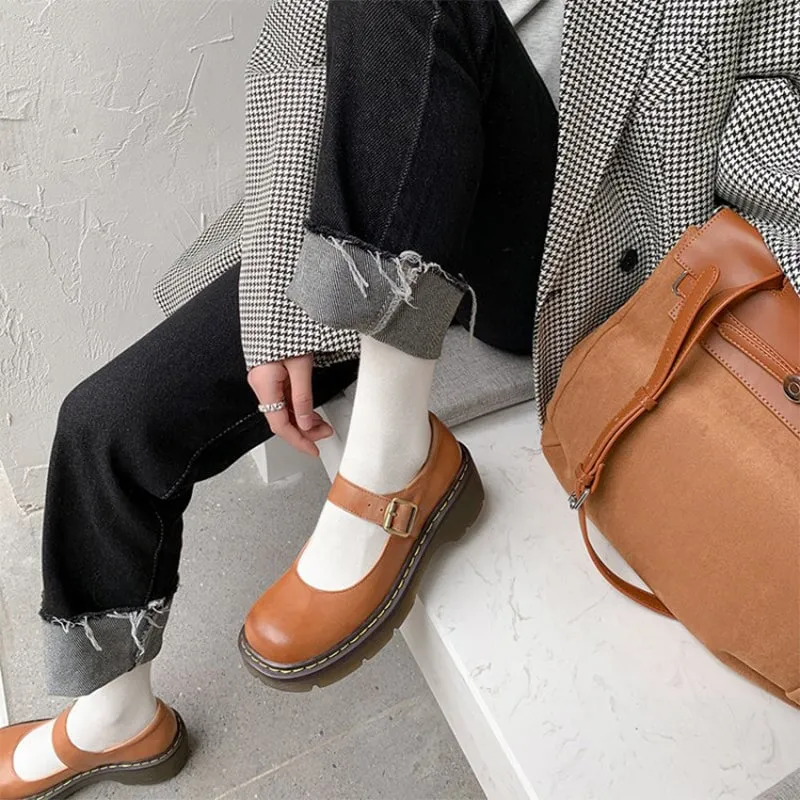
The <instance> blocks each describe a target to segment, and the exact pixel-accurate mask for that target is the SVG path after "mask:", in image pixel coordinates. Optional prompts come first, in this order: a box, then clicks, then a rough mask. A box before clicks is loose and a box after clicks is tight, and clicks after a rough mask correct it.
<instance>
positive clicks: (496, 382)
mask: <svg viewBox="0 0 800 800" xmlns="http://www.w3.org/2000/svg"><path fill="white" fill-rule="evenodd" d="M532 398H533V367H532V365H531V359H530V356H524V355H523V356H516V355H512V354H510V353H505V352H503V351H502V350H497V349H495V348H494V347H490V346H489V345H487V344H484V343H483V342H481V341H480V340H478V339H474V338H473V339H472V340H471V341H470V338H469V333H468V332H467V331H466V330H464V328H462V327H461V326H460V325H453V326H452V327H451V328H450V329H449V330H448V332H447V336H445V340H444V346H443V348H442V356H441V358H440V359H439V361H438V363H437V365H436V372H435V374H434V378H433V393H432V396H431V411H433V413H434V414H436V416H437V417H439V419H441V420H442V422H444V423H445V424H446V425H448V426H454V425H460V424H461V423H462V422H467V421H468V420H471V419H474V418H475V417H480V416H483V415H484V414H489V413H491V412H492V411H499V410H500V409H501V408H507V407H508V406H513V405H516V404H517V403H524V402H525V401H526V400H531V399H532Z"/></svg>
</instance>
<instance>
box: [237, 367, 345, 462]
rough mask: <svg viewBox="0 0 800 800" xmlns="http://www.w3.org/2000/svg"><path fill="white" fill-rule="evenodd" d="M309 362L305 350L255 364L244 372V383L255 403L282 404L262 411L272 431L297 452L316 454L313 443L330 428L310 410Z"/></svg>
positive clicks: (324, 436) (312, 400) (329, 430)
mask: <svg viewBox="0 0 800 800" xmlns="http://www.w3.org/2000/svg"><path fill="white" fill-rule="evenodd" d="M313 363H314V357H313V355H312V354H311V353H308V354H307V355H304V356H297V357H295V358H286V359H284V360H283V361H270V362H268V363H266V364H259V365H258V366H256V367H253V368H252V369H251V370H250V371H249V372H248V373H247V382H248V383H249V384H250V388H251V389H252V390H253V391H254V392H255V394H256V397H257V398H258V402H259V403H278V402H281V401H283V402H285V403H286V407H285V408H282V409H281V410H280V411H272V412H270V413H268V414H265V416H266V418H267V423H268V424H269V427H270V429H271V430H272V432H273V433H274V434H275V435H276V436H280V437H281V439H284V440H285V441H286V442H288V443H289V444H290V445H292V447H294V448H295V449H297V450H299V451H300V452H301V453H308V454H309V455H311V456H318V455H319V449H318V448H317V446H316V445H315V444H314V442H317V441H319V440H320V439H327V438H328V437H329V436H331V435H332V434H333V428H331V426H330V425H328V423H327V422H325V420H324V419H322V417H321V416H320V415H319V414H317V413H316V412H315V411H314V398H313V396H312V391H311V372H312V369H313Z"/></svg>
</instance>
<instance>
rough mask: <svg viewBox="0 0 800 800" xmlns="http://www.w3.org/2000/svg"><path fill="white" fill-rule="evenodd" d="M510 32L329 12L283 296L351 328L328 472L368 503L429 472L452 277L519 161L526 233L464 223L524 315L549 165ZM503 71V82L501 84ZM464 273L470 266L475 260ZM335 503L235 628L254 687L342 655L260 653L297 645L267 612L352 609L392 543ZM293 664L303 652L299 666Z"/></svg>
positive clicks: (537, 85)
mask: <svg viewBox="0 0 800 800" xmlns="http://www.w3.org/2000/svg"><path fill="white" fill-rule="evenodd" d="M499 15H502V17H500V16H499ZM503 25H504V26H505V27H504V28H503V29H502V30H501V26H503ZM509 31H510V32H511V34H513V29H512V28H511V27H510V24H509V23H508V21H507V19H506V18H505V16H504V15H503V12H502V10H501V9H500V7H499V5H498V4H497V3H496V2H494V0H485V1H481V2H414V3H409V2H377V1H376V0H373V1H371V2H358V3H353V2H348V1H347V0H344V1H343V2H341V1H340V0H332V1H331V2H330V3H329V14H328V27H327V36H328V78H327V80H328V95H327V106H326V115H325V125H324V129H323V134H322V145H321V151H320V159H319V164H318V171H317V182H316V187H315V195H314V199H313V203H312V207H311V212H310V215H309V218H308V221H307V225H306V232H305V237H304V243H303V248H302V250H301V253H300V258H299V262H298V268H297V272H296V275H295V278H294V280H293V281H292V283H291V284H290V285H289V288H288V290H287V293H288V295H289V296H290V297H291V298H292V299H293V300H295V302H297V303H298V304H299V305H300V306H302V307H303V308H304V309H305V311H306V312H307V313H308V314H309V315H310V316H312V317H313V318H315V319H317V320H318V321H320V322H322V323H324V324H327V325H330V326H332V327H342V328H344V327H348V328H354V329H357V330H359V331H360V332H361V333H362V334H364V337H363V339H362V349H361V362H360V368H359V377H358V388H357V392H356V402H355V407H354V410H353V417H352V423H351V429H350V433H349V435H348V439H347V444H346V447H345V453H344V457H343V460H342V464H341V467H340V475H341V476H342V477H343V478H344V479H346V480H347V481H349V483H351V484H356V485H358V486H360V487H362V488H364V489H367V490H368V491H370V492H372V493H375V494H383V493H387V496H388V493H390V492H392V491H393V490H397V489H398V487H399V486H403V485H404V484H409V482H413V481H416V480H417V479H418V477H419V475H421V474H422V473H421V468H423V462H426V459H427V460H428V461H427V462H426V464H427V465H428V466H429V464H430V459H431V454H432V452H433V447H434V444H433V443H432V438H431V437H432V428H431V425H430V424H429V419H428V412H427V407H428V397H429V392H430V386H431V378H432V375H433V367H434V364H435V360H436V358H437V357H438V356H439V354H440V352H441V343H442V339H443V337H444V335H445V332H446V330H447V328H448V326H449V325H450V323H451V321H452V318H453V315H454V313H455V311H456V308H457V307H458V305H459V303H460V302H461V300H462V297H463V296H464V294H465V292H467V290H468V289H469V288H470V287H469V286H468V284H467V283H466V281H465V280H464V278H463V276H461V277H457V276H456V275H455V273H457V272H458V269H459V266H460V264H461V263H462V261H463V250H464V246H465V242H466V241H467V239H468V236H469V235H470V228H471V224H470V223H471V221H472V220H473V218H474V215H475V213H476V198H478V197H479V195H480V191H481V186H482V185H484V186H485V194H486V196H487V197H488V196H489V195H491V194H494V195H495V196H497V195H499V196H501V197H502V198H503V203H502V204H499V205H498V208H499V209H500V210H502V208H503V206H506V207H507V206H510V205H512V204H513V197H512V192H513V191H514V190H515V188H516V187H515V186H514V184H513V181H510V179H509V176H510V175H511V174H512V173H513V169H511V165H512V163H513V161H514V160H515V159H522V160H524V161H525V162H526V164H533V165H534V166H533V167H528V168H526V171H525V172H526V174H527V175H532V176H535V177H536V179H537V180H538V181H539V184H537V187H538V188H537V189H536V190H535V192H537V193H538V195H539V205H538V206H537V208H536V209H535V215H534V216H535V219H536V220H537V222H536V224H535V225H533V228H534V231H533V232H531V231H530V230H529V229H528V228H526V229H525V230H524V231H519V230H517V231H511V233H512V234H513V235H512V237H511V238H508V234H509V231H508V230H507V228H506V227H504V226H503V225H501V224H499V223H498V222H493V223H491V224H490V222H489V221H487V220H484V219H483V217H481V218H480V219H479V220H478V224H479V225H481V226H483V228H484V229H485V230H486V231H494V232H495V234H496V236H497V237H500V238H499V240H498V239H496V240H495V241H494V242H493V245H492V244H490V245H487V248H488V249H487V251H486V255H487V256H491V255H493V254H494V253H495V252H496V251H498V250H500V249H501V247H503V248H506V247H507V248H509V250H510V251H511V253H512V256H509V257H508V258H506V260H505V262H504V264H505V266H504V269H505V271H506V272H508V273H511V274H514V278H515V280H518V283H519V284H521V285H523V286H524V285H526V284H527V283H529V284H530V285H529V286H528V290H529V293H530V298H524V299H523V301H522V302H524V303H525V304H526V307H529V306H530V307H532V305H531V304H532V301H533V298H534V296H535V288H536V287H535V277H536V275H535V271H536V270H538V260H536V259H535V258H534V257H535V256H536V254H537V253H538V257H540V256H541V251H542V244H543V238H544V225H543V223H541V219H540V218H541V217H542V216H543V212H542V206H543V205H545V204H544V200H545V199H547V200H548V201H549V191H550V188H551V187H552V173H553V171H554V153H555V147H554V136H555V124H554V114H555V112H554V109H553V106H552V102H551V101H550V100H549V97H545V98H544V99H543V98H541V97H538V96H534V97H533V98H529V97H528V96H527V94H525V92H523V91H522V88H523V87H527V88H530V87H533V88H534V89H535V90H536V91H541V92H543V93H544V94H545V96H546V88H545V87H544V84H543V83H542V82H541V81H539V80H538V76H536V75H535V71H534V70H533V66H532V64H531V62H530V60H529V59H528V57H527V55H526V54H525V52H524V49H523V48H522V47H521V45H519V41H518V39H516V36H515V35H513V37H511V38H509ZM509 43H513V44H514V46H513V47H510V46H508V45H509ZM499 62H502V64H500V63H499ZM514 74H517V75H519V81H520V83H519V84H518V85H517V86H516V87H515V86H514V84H513V75H514ZM531 75H533V79H532V78H531ZM496 76H497V81H495V78H496ZM501 80H502V84H501V82H500V81H501ZM515 88H516V91H514V90H515ZM512 95H513V96H514V97H515V98H516V99H517V101H518V105H517V106H515V107H512V108H510V109H506V111H505V115H503V114H501V113H500V110H499V109H498V108H497V107H495V106H496V105H497V104H499V103H501V102H503V103H505V102H507V101H508V99H509V97H511V96H512ZM548 103H549V105H548ZM493 104H494V105H493ZM537 115H542V120H541V124H542V132H541V133H540V134H539V135H538V136H537V137H534V138H532V139H531V138H525V137H524V136H523V135H522V134H523V132H524V131H525V130H526V128H529V127H530V126H531V125H535V124H536V120H537ZM504 120H505V121H504ZM490 129H491V141H492V142H494V143H495V145H496V146H499V145H498V144H497V143H499V142H503V141H504V142H505V143H506V144H508V146H512V144H513V146H514V148H515V149H514V150H512V152H511V154H510V155H509V156H507V159H508V161H509V163H508V164H507V165H506V168H505V175H506V181H505V182H504V181H503V178H502V175H492V176H489V177H488V178H487V179H486V181H485V184H484V182H483V177H484V173H483V170H484V164H485V163H487V161H488V163H491V164H496V163H499V162H500V159H499V158H498V157H497V156H496V154H494V153H489V154H487V153H486V145H487V131H489V130H490ZM540 140H541V141H544V142H546V143H547V147H546V148H544V150H543V152H542V153H538V152H533V151H531V150H529V149H527V148H529V147H530V146H533V145H536V144H537V143H538V142H539V141H540ZM480 208H481V209H482V211H481V213H482V214H483V215H485V214H492V213H494V212H493V210H492V208H493V207H492V204H491V203H490V202H488V200H484V201H483V204H482V205H481V206H480ZM546 210H549V209H548V208H545V211H546ZM540 223H541V224H540ZM514 260H516V265H515V266H514V265H513V262H514ZM471 263H472V264H473V265H475V266H481V268H482V269H483V270H484V271H486V269H487V265H486V264H485V263H484V264H480V265H478V264H476V259H474V258H473V259H472V261H471ZM515 269H516V270H521V274H522V275H523V276H525V277H524V278H520V277H519V274H515V273H514V270H515ZM484 283H485V285H488V286H489V287H490V291H488V292H487V297H488V298H491V297H494V298H496V301H500V300H502V302H503V303H504V304H505V305H506V306H508V305H509V304H513V303H514V302H515V300H516V298H515V297H513V296H512V297H508V296H505V297H502V296H501V295H500V292H497V291H495V292H492V291H491V287H492V281H485V282H484ZM505 286H506V287H508V286H509V283H508V282H507V281H506V283H505ZM480 314H481V301H480V296H479V297H478V318H480ZM519 316H521V315H519ZM529 326H530V323H529V322H528V321H527V320H526V327H527V328H528V329H530V327H529ZM488 329H489V328H488V327H487V330H488ZM523 335H526V334H525V332H523ZM519 338H521V337H520V336H516V339H517V340H519ZM425 468H427V466H426V467H425ZM337 480H338V479H337ZM337 491H338V489H337V484H336V483H335V484H334V487H333V489H332V495H330V496H329V500H328V502H327V503H326V505H325V507H324V509H323V511H322V514H321V516H320V520H319V523H318V525H317V527H316V529H315V531H314V533H313V535H312V536H311V539H310V540H309V542H308V544H307V545H306V547H305V548H304V549H303V551H302V553H301V554H300V556H299V557H298V560H297V562H296V565H295V566H293V567H292V569H291V570H290V571H289V572H288V573H287V574H286V575H285V576H284V577H283V578H282V579H281V580H280V581H279V582H278V584H276V585H275V586H273V587H271V588H270V589H268V590H267V592H266V593H265V595H264V596H262V598H261V599H260V600H259V602H258V603H257V604H256V606H255V607H254V609H253V610H252V611H251V614H250V615H249V616H248V621H247V623H246V625H245V631H244V634H243V636H244V640H243V652H244V654H245V660H246V661H248V659H249V661H248V663H249V665H250V666H251V667H253V668H254V670H255V671H257V672H259V673H260V674H262V676H267V675H269V676H270V677H272V678H275V679H278V680H284V678H280V677H279V673H280V671H281V670H280V664H283V665H286V664H287V663H289V661H291V663H292V664H296V666H295V667H294V669H284V672H293V673H295V674H296V675H303V676H304V675H306V674H310V673H311V671H312V670H314V669H317V667H316V666H315V665H316V664H322V663H323V662H324V661H330V660H331V659H332V658H339V657H340V656H339V654H340V653H342V652H343V651H344V650H346V649H347V647H349V645H347V644H342V643H341V642H339V643H337V642H336V641H335V640H332V637H333V634H332V633H331V632H330V631H329V630H326V631H321V632H320V634H319V636H318V641H317V645H319V642H322V641H325V642H326V646H327V647H329V648H330V650H329V655H327V656H324V657H322V658H320V659H317V660H316V661H315V660H314V658H311V657H310V655H309V654H311V653H312V651H313V648H314V646H315V645H314V644H312V643H310V642H308V641H304V642H303V644H302V646H299V645H298V647H297V648H294V649H291V648H286V647H279V646H277V643H276V642H275V640H274V632H275V631H277V630H280V631H281V635H282V636H283V637H284V638H285V639H286V640H289V639H291V638H292V637H297V638H298V639H299V638H300V636H301V634H300V633H299V631H298V626H299V622H298V621H297V619H299V617H298V618H297V619H295V620H294V621H293V620H291V619H286V618H284V615H283V614H282V611H281V608H282V606H283V605H284V604H285V603H287V602H291V603H295V604H296V603H299V602H301V601H300V600H297V598H298V597H304V598H307V605H308V607H311V605H312V604H316V603H323V602H324V603H326V604H327V605H328V606H329V607H330V608H333V607H334V606H335V605H336V603H338V602H340V601H341V598H342V597H345V596H347V597H351V598H352V602H351V607H352V605H353V604H355V603H356V602H357V601H356V597H357V595H358V593H359V592H361V591H362V589H363V587H364V586H365V585H366V584H367V583H368V582H370V581H373V579H374V578H375V575H376V574H377V573H379V572H380V571H381V570H383V569H384V562H385V560H386V557H387V554H390V553H391V551H392V550H393V549H396V548H395V541H396V532H395V531H392V530H389V529H388V528H387V523H386V521H385V522H384V525H383V526H380V525H378V526H376V525H375V524H374V522H375V520H374V519H370V518H369V517H370V514H369V513H367V514H363V513H358V514H355V515H354V513H353V508H354V506H353V504H350V507H349V508H346V507H345V506H347V504H346V503H345V504H343V503H342V502H341V501H335V500H334V497H333V495H334V494H335V493H336V492H337ZM402 491H405V490H401V493H402ZM365 502H366V501H365ZM375 502H377V503H378V504H379V505H380V502H381V501H380V500H376V501H375ZM361 510H362V511H363V509H361ZM373 516H374V515H373ZM359 517H360V518H359ZM387 519H388V517H387ZM420 535H422V534H420ZM410 558H411V557H410V556H409V559H410ZM397 563H398V564H399V565H401V567H403V568H404V567H405V566H406V565H408V564H410V563H411V561H402V560H401V559H399V558H398V560H397ZM309 586H310V587H312V588H313V589H315V590H322V591H324V592H329V593H330V594H329V595H327V596H325V598H324V600H323V599H321V598H322V597H323V596H322V595H319V594H314V593H309V592H308V589H307V588H306V587H309ZM287 587H291V592H290V591H289V589H288V588H287ZM291 593H294V594H291ZM334 593H338V594H337V595H336V596H335V595H334ZM290 594H291V597H290ZM303 602H306V601H305V600H304V601H303ZM365 602H366V601H365ZM331 626H332V627H335V625H334V622H333V621H332V624H331ZM290 628H291V630H290ZM318 649H319V647H318ZM320 652H321V651H320ZM300 653H303V654H305V655H306V656H307V657H306V660H305V662H303V663H301V661H302V659H301V658H300V655H299V654H300ZM330 653H333V654H335V655H330ZM259 658H260V660H259ZM287 659H288V660H289V661H287ZM321 669H322V668H321V667H320V670H321ZM292 679H294V678H292Z"/></svg>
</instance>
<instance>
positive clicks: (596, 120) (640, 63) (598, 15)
mask: <svg viewBox="0 0 800 800" xmlns="http://www.w3.org/2000/svg"><path fill="white" fill-rule="evenodd" d="M662 12H663V2H662V0H566V2H565V9H564V28H563V39H562V47H561V89H560V103H559V142H558V164H557V167H556V184H555V190H554V194H553V204H552V207H551V210H550V220H549V225H548V232H547V240H546V242H545V253H544V261H543V266H542V273H541V278H540V281H539V303H541V302H543V300H544V298H545V297H546V296H547V294H548V293H549V291H550V289H551V287H552V285H553V280H554V278H555V276H556V274H557V273H558V271H559V268H560V266H561V262H562V259H563V258H564V256H565V254H566V253H567V252H568V250H569V246H570V244H571V242H572V240H573V238H574V236H575V234H576V232H577V231H578V230H579V229H580V226H581V224H582V222H583V219H584V217H585V215H586V212H587V209H588V208H589V205H590V204H591V202H592V199H593V198H594V196H595V193H596V191H597V188H598V185H599V183H600V181H601V179H602V177H603V174H604V172H605V170H606V167H607V166H608V162H609V160H610V159H611V156H612V155H613V152H614V147H615V145H616V143H617V140H618V139H619V136H620V134H621V133H622V130H623V127H624V124H625V120H626V118H627V116H628V112H629V111H630V108H631V105H632V103H633V100H634V98H635V96H636V90H637V88H638V85H639V82H640V81H641V78H642V76H643V74H644V71H645V68H646V67H647V63H648V59H649V56H650V52H651V49H652V45H653V41H654V38H655V34H656V32H657V31H658V26H659V22H660V20H661V15H662Z"/></svg>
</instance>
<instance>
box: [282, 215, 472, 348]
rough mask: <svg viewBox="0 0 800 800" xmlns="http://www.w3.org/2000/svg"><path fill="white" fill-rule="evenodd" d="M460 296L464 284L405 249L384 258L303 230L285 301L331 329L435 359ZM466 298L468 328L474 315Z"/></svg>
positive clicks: (349, 241) (344, 238) (321, 233)
mask: <svg viewBox="0 0 800 800" xmlns="http://www.w3.org/2000/svg"><path fill="white" fill-rule="evenodd" d="M465 292H470V293H471V294H473V293H472V290H471V288H470V287H469V285H468V284H467V283H466V281H464V280H463V279H459V278H455V277H453V276H452V275H450V274H449V273H448V272H446V271H445V270H443V269H442V268H441V267H440V266H439V265H438V264H435V263H433V262H430V261H425V260H424V259H423V257H422V256H421V255H420V254H418V253H415V252H413V251H410V250H407V251H404V252H402V253H400V254H398V255H393V254H391V253H384V252H382V251H380V250H377V249H375V248H372V247H371V246H370V245H368V244H365V243H364V242H360V241H358V240H357V239H354V238H352V237H348V236H346V235H342V236H339V235H336V234H335V233H333V232H329V231H312V230H309V229H306V231H305V234H304V237H303V245H302V248H301V250H300V254H299V256H298V261H297V267H296V270H295V274H294V277H293V279H292V281H291V283H289V285H288V286H287V288H286V295H287V297H288V298H289V299H290V300H292V301H293V302H295V303H297V305H299V306H300V307H301V308H302V309H303V310H304V311H305V312H306V313H307V314H308V315H309V316H310V317H311V318H312V319H314V320H315V321H316V322H319V323H321V324H323V325H327V326H328V327H330V328H336V329H344V330H356V331H359V332H360V333H362V334H364V335H366V336H370V337H372V338H373V339H377V340H378V341H381V342H383V343H385V344H388V345H390V346H392V347H396V348H397V349H398V350H402V351H403V352H405V353H408V354H409V355H412V356H416V357H418V358H426V359H436V358H439V356H440V355H441V351H442V342H443V341H444V337H445V334H446V333H447V329H448V328H449V327H450V323H451V322H452V321H453V317H454V315H455V312H456V309H457V308H458V306H459V304H460V302H461V299H462V298H463V296H464V294H465ZM474 311H475V305H474V294H473V315H472V316H473V325H474V317H475V313H474Z"/></svg>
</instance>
